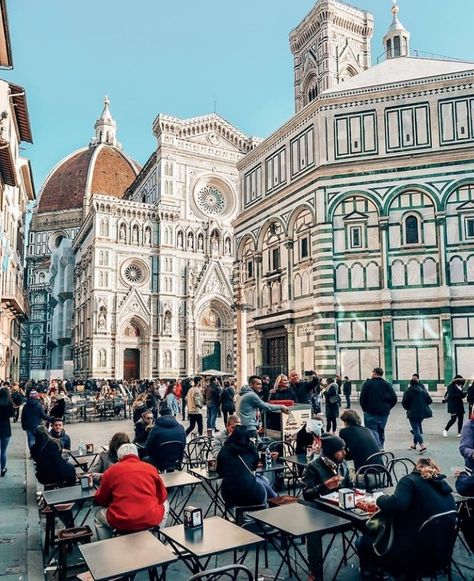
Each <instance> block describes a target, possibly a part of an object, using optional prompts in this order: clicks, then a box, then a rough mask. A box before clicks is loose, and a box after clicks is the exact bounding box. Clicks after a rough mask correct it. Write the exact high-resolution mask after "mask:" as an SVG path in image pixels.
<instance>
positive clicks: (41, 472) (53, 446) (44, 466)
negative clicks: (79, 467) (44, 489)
mask: <svg viewBox="0 0 474 581" xmlns="http://www.w3.org/2000/svg"><path fill="white" fill-rule="evenodd" d="M30 451H31V457H32V458H33V460H34V461H35V463H36V478H37V479H38V482H40V483H41V484H56V483H57V484H61V485H64V486H74V484H75V483H76V471H75V469H74V466H73V465H72V464H69V463H68V462H67V461H66V460H64V458H63V457H62V455H61V444H60V442H59V441H56V440H54V439H53V438H52V437H51V436H50V434H49V432H48V430H47V429H46V427H45V426H38V427H37V428H36V430H35V443H34V444H33V445H32V446H31V449H30Z"/></svg>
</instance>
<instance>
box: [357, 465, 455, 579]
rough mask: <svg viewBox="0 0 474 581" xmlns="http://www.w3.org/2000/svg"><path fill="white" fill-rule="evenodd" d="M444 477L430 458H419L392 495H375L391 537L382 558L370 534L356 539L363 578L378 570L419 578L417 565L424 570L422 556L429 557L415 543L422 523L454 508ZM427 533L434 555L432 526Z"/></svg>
mask: <svg viewBox="0 0 474 581" xmlns="http://www.w3.org/2000/svg"><path fill="white" fill-rule="evenodd" d="M445 478H446V477H445V476H444V475H443V474H441V471H440V469H439V467H438V465H437V464H436V463H435V462H434V461H433V460H432V459H431V458H420V459H419V460H418V462H417V463H416V466H415V468H414V469H413V472H412V473H411V474H407V475H406V476H403V477H402V478H401V479H400V481H399V482H398V484H397V487H396V488H395V492H394V493H393V494H392V495H390V496H387V495H382V496H380V497H379V498H377V500H376V503H377V506H378V508H379V509H380V516H381V518H384V517H386V518H387V519H388V520H389V521H390V522H392V524H393V534H394V537H393V542H391V543H390V546H389V547H387V550H386V551H384V555H383V556H382V557H379V556H378V555H377V554H376V552H375V550H374V541H375V537H374V536H373V535H370V534H368V533H365V534H363V535H362V536H361V537H359V539H357V541H356V547H357V551H358V554H359V560H360V568H361V574H362V576H363V577H364V578H367V579H373V578H374V574H376V572H377V571H378V570H380V569H383V570H387V571H388V572H390V574H391V575H395V576H397V577H398V576H401V575H406V574H410V578H412V577H411V576H413V578H415V577H416V578H418V574H417V570H419V569H420V567H421V569H423V566H424V565H425V564H424V563H423V559H424V558H429V556H428V555H426V554H423V553H420V550H421V549H426V548H427V547H420V546H419V543H418V542H417V541H418V539H419V536H418V531H419V529H420V527H421V525H422V524H423V523H424V522H425V521H426V520H427V519H429V518H430V517H432V516H434V515H435V514H440V513H445V512H448V511H451V510H455V509H456V504H455V501H454V496H453V494H452V492H453V491H452V488H451V487H450V486H449V484H448V483H447V482H446V480H445ZM427 532H428V534H432V535H433V550H434V551H435V552H434V555H435V554H436V549H435V543H434V539H435V536H436V534H437V531H436V529H435V528H433V527H431V530H428V531H427ZM440 543H441V545H443V543H444V539H440ZM430 544H431V543H430ZM379 552H380V551H379ZM421 572H422V571H420V573H421ZM425 575H426V573H425Z"/></svg>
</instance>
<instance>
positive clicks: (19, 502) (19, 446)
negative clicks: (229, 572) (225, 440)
mask: <svg viewBox="0 0 474 581" xmlns="http://www.w3.org/2000/svg"><path fill="white" fill-rule="evenodd" d="M354 407H355V409H358V406H357V405H355V406H354ZM433 411H434V417H433V418H432V419H429V420H426V421H425V424H424V429H425V438H426V443H427V445H428V453H427V454H426V456H431V457H433V458H434V459H436V460H437V461H438V462H439V464H440V465H441V468H442V470H443V471H444V472H445V473H446V474H447V475H452V474H453V472H454V470H455V469H456V468H459V467H462V465H463V462H462V458H461V456H460V455H459V451H458V445H459V440H458V438H457V436H456V430H455V429H454V428H453V429H452V430H451V432H450V433H449V437H448V438H447V439H445V438H443V437H442V429H443V427H444V424H445V422H446V420H447V414H446V408H445V406H444V405H442V404H434V406H433ZM218 422H219V426H220V427H222V425H223V424H222V419H220V418H219V420H218ZM12 427H13V436H12V439H11V441H10V447H9V454H8V457H9V459H8V472H7V475H6V476H5V477H4V478H1V479H0V517H1V518H0V579H1V580H3V579H5V580H6V581H10V580H13V579H15V580H20V579H21V580H23V579H27V580H31V581H36V580H40V579H44V575H43V561H42V554H41V536H40V523H39V519H38V509H37V504H36V490H37V488H41V487H38V486H37V483H36V479H35V476H34V470H33V464H32V462H31V460H29V459H28V454H27V451H26V438H25V435H24V433H23V431H22V430H21V427H20V425H19V424H13V426H12ZM339 427H342V426H338V428H339ZM118 431H125V432H127V433H129V434H130V436H132V435H133V426H132V422H131V420H118V421H103V422H93V423H75V424H69V425H68V426H67V433H68V434H69V435H70V436H71V440H72V447H73V448H77V445H78V443H79V441H80V440H83V441H84V442H93V443H94V445H95V447H96V448H100V446H101V445H103V444H107V443H108V441H109V439H110V437H111V436H112V435H113V434H114V433H115V432H118ZM410 443H411V442H410V434H409V425H408V422H407V420H406V417H405V412H404V410H403V409H402V407H401V405H400V404H398V405H397V407H396V408H395V410H394V411H393V412H392V414H391V416H390V419H389V422H388V426H387V441H386V446H385V448H386V450H390V451H392V452H394V453H395V456H397V457H399V456H405V457H410V458H413V459H415V458H416V454H415V453H414V452H413V451H411V450H409V449H408V446H409V444H410ZM204 503H205V497H204V493H203V492H202V491H201V490H200V487H198V488H197V489H196V491H195V493H194V495H193V497H192V504H193V505H195V506H199V505H200V504H201V505H203V504H204ZM87 522H88V524H90V526H91V528H92V529H93V528H94V527H93V519H92V515H91V516H90V517H89V519H88V521H87ZM303 550H304V547H303ZM340 556H341V546H340V543H336V547H335V548H334V549H332V550H331V552H330V555H329V557H328V559H327V563H326V564H327V569H326V571H327V578H328V579H331V578H332V576H333V574H334V571H335V567H336V566H337V563H338V562H339V559H340ZM262 558H263V555H262ZM231 559H232V554H225V555H222V556H220V557H219V558H213V559H211V561H210V563H209V567H214V566H217V564H218V565H223V564H228V563H230V562H231ZM456 561H457V562H458V563H459V564H460V565H461V566H463V567H466V569H465V576H466V578H467V579H473V578H474V571H473V569H472V567H473V565H472V562H471V559H470V558H469V557H468V556H467V554H466V552H465V551H464V550H459V549H457V550H456ZM260 562H261V567H260V572H261V574H262V577H263V578H264V579H274V578H275V577H274V571H275V570H276V567H277V566H278V563H279V561H278V558H277V555H276V553H275V551H270V562H269V568H268V569H263V560H262V559H261V561H260ZM247 563H248V564H249V567H250V566H251V564H253V562H252V555H250V556H249V558H248V559H247ZM468 564H469V565H470V567H471V568H470V569H467V565H468ZM285 575H288V572H287V569H286V567H285V568H284V569H283V571H282V572H281V573H280V577H279V578H280V579H285V578H286V579H289V578H288V577H285ZM189 577H190V573H189V572H188V570H187V569H186V568H185V566H184V565H183V564H182V563H179V562H178V563H177V564H174V565H172V566H170V568H169V569H168V575H167V578H168V579H170V580H172V581H184V580H186V579H188V578H189ZM47 578H48V579H55V578H56V577H53V574H52V572H48V574H47ZM137 578H138V579H142V578H143V579H146V578H148V577H147V575H143V574H142V575H139V576H137ZM359 578H360V576H359V573H358V561H357V559H351V560H350V562H349V565H348V566H346V567H343V568H342V569H341V571H340V573H339V575H338V580H339V579H340V580H341V581H346V580H347V581H352V580H356V579H359ZM453 579H460V576H459V575H457V574H456V573H454V575H453Z"/></svg>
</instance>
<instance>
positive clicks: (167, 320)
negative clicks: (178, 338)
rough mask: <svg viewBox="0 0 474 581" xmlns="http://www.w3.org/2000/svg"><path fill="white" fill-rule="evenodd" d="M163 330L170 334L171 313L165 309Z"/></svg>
mask: <svg viewBox="0 0 474 581" xmlns="http://www.w3.org/2000/svg"><path fill="white" fill-rule="evenodd" d="M163 332H164V333H165V334H166V335H170V334H171V313H170V312H169V311H167V312H166V313H165V320H164V324H163Z"/></svg>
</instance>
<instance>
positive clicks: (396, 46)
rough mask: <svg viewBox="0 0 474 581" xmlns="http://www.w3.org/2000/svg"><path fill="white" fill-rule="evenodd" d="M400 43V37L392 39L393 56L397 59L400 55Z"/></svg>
mask: <svg viewBox="0 0 474 581" xmlns="http://www.w3.org/2000/svg"><path fill="white" fill-rule="evenodd" d="M401 46H402V45H401V42H400V37H399V36H395V38H394V39H393V56H395V57H397V56H400V54H401Z"/></svg>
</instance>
